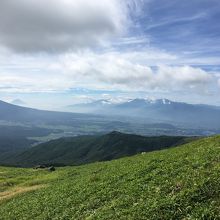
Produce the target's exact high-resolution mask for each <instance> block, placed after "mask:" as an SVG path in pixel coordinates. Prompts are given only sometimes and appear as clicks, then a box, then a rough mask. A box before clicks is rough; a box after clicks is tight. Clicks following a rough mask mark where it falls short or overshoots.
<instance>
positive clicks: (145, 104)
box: [71, 99, 220, 128]
mask: <svg viewBox="0 0 220 220" xmlns="http://www.w3.org/2000/svg"><path fill="white" fill-rule="evenodd" d="M71 110H72V111H73V112H81V113H82V112H83V113H94V114H102V115H117V116H129V117H135V118H142V119H145V120H146V119H149V120H151V121H153V122H169V123H175V124H176V123H182V124H192V125H196V126H197V127H204V126H206V127H207V126H208V127H217V128H220V108H219V107H216V106H209V105H193V104H187V103H183V102H173V101H171V100H168V99H156V100H152V99H132V100H128V101H125V102H122V103H114V102H112V101H110V100H97V101H95V102H91V103H86V104H80V105H73V106H71Z"/></svg>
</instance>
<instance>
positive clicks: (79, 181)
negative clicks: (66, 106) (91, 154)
mask: <svg viewBox="0 0 220 220" xmlns="http://www.w3.org/2000/svg"><path fill="white" fill-rule="evenodd" d="M219 174H220V136H217V137H210V138H206V139H201V140H198V141H195V142H192V143H189V144H186V145H184V146H181V147H176V148H170V149H166V150H162V151H158V152H151V153H146V154H139V155H136V156H132V157H126V158H123V159H119V160H114V161H110V162H99V163H93V164H88V165H83V166H78V167H77V166H76V167H65V168H58V169H57V170H56V171H55V172H52V173H50V172H48V171H46V170H33V169H24V168H4V167H2V168H0V213H1V215H0V219H2V220H6V219H9V220H11V219H26V220H29V219H39V220H42V219H45V220H46V219H47V220H49V219H51V220H52V219H66V220H69V219H74V220H76V219H135V220H136V219H155V220H156V219H157V220H158V219H161V220H166V219H175V220H176V219H204V220H206V219H220V218H219V216H220V184H219V183H220V175H219Z"/></svg>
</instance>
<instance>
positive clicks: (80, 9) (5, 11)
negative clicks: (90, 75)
mask: <svg viewBox="0 0 220 220" xmlns="http://www.w3.org/2000/svg"><path fill="white" fill-rule="evenodd" d="M140 1H141V0H126V1H124V0H101V1H100V0H92V1H90V0H47V1H45V0H16V1H14V0H1V2H0V45H1V46H3V47H6V48H8V49H10V50H13V51H16V52H42V51H44V52H58V51H66V50H74V49H79V48H84V47H90V46H94V45H97V44H100V43H102V42H103V40H105V39H106V38H109V37H112V36H115V35H121V34H122V33H123V32H124V31H126V29H127V28H128V26H129V23H130V22H131V19H130V13H131V12H132V11H133V10H135V9H136V11H137V8H138V5H139V4H138V2H140Z"/></svg>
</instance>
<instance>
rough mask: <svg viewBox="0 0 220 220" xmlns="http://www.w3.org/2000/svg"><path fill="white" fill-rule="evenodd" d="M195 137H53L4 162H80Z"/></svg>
mask: <svg viewBox="0 0 220 220" xmlns="http://www.w3.org/2000/svg"><path fill="white" fill-rule="evenodd" d="M191 140H193V138H186V137H177V136H176V137H171V136H169V137H168V136H158V137H144V136H139V135H132V134H124V133H120V132H115V131H114V132H111V133H109V134H106V135H92V136H78V137H72V138H61V139H58V140H52V141H49V142H47V143H43V144H40V145H37V146H35V147H32V148H30V149H27V150H24V151H23V152H20V153H15V154H14V155H12V154H11V155H10V156H9V157H1V156H0V163H1V164H4V165H15V166H27V167H30V166H35V165H38V164H48V165H49V164H50V165H51V164H52V165H79V164H86V163H91V162H96V161H106V160H112V159H116V158H121V157H124V156H131V155H135V154H137V153H141V152H149V151H154V150H160V149H164V148H167V147H172V146H177V145H180V144H183V143H187V142H189V141H191Z"/></svg>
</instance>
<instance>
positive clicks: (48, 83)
mask: <svg viewBox="0 0 220 220" xmlns="http://www.w3.org/2000/svg"><path fill="white" fill-rule="evenodd" d="M5 59H6V60H5V61H4V62H5V63H7V58H5ZM176 59H177V58H176V57H175V56H173V55H171V54H167V53H165V52H160V51H155V50H152V51H151V50H149V51H142V52H141V51H139V52H131V51H129V52H105V53H95V52H91V51H83V52H80V53H73V54H66V55H60V56H59V57H57V56H55V57H53V59H51V56H48V57H46V56H37V57H31V58H30V57H29V58H28V59H27V58H24V57H23V58H22V57H20V59H18V56H14V57H13V59H12V60H11V57H10V62H9V61H8V62H9V64H10V65H9V66H7V67H6V68H5V69H3V70H2V71H0V83H1V87H0V91H1V92H26V93H30V92H54V91H56V92H63V91H68V90H69V89H71V88H85V89H98V90H121V91H132V92H138V91H146V92H152V91H154V92H155V93H158V92H160V93H162V92H165V93H166V94H167V93H173V92H177V91H180V92H184V93H188V94H189V95H190V94H192V93H196V94H200V95H201V96H202V95H203V94H208V93H210V91H211V90H213V88H217V86H218V79H219V77H218V74H217V73H216V74H211V73H208V72H206V71H204V70H202V69H201V68H195V67H192V66H190V65H184V66H172V65H169V63H172V62H173V63H175V61H176ZM18 61H19V63H18ZM4 62H3V63H4ZM27 63H28V65H27ZM153 63H154V64H155V65H156V66H152V64H153ZM161 63H163V64H161Z"/></svg>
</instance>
